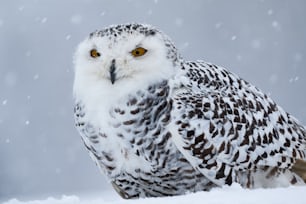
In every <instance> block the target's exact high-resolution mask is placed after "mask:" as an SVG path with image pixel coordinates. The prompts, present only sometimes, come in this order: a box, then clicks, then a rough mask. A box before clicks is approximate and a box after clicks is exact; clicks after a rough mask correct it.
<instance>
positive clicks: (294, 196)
mask: <svg viewBox="0 0 306 204" xmlns="http://www.w3.org/2000/svg"><path fill="white" fill-rule="evenodd" d="M128 203H133V204H171V203H175V204H183V203H188V204H193V203H198V204H201V203H205V204H291V203H292V204H306V186H299V187H289V188H275V189H255V190H246V189H242V188H241V187H240V186H239V185H238V184H234V185H233V186H231V187H223V188H222V189H213V190H212V191H210V192H198V193H192V194H188V195H184V196H176V197H165V198H145V199H138V200H123V199H121V198H120V197H119V196H116V195H115V194H114V193H113V192H111V193H110V192H106V193H103V194H100V195H91V196H75V195H71V196H62V197H61V198H52V197H50V198H47V199H46V200H32V201H19V200H18V199H11V200H9V201H7V202H4V203H2V204H128Z"/></svg>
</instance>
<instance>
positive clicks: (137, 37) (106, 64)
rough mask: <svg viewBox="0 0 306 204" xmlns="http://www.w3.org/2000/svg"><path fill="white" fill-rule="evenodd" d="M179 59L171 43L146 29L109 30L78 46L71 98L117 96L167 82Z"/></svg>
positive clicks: (140, 26) (128, 26)
mask: <svg viewBox="0 0 306 204" xmlns="http://www.w3.org/2000/svg"><path fill="white" fill-rule="evenodd" d="M180 59H181V58H180V56H179V54H178V52H177V50H176V48H175V46H174V45H173V43H172V42H171V40H170V39H169V38H168V37H167V36H166V35H165V34H163V33H162V32H161V31H159V30H157V29H156V28H154V27H152V26H150V25H143V24H123V25H115V26H110V27H108V28H105V29H103V30H101V31H95V32H93V33H91V34H90V35H89V37H88V38H86V39H85V40H84V41H83V42H81V43H80V45H79V46H78V48H77V51H76V54H75V56H74V63H75V82H74V94H75V95H84V94H85V95H86V94H87V93H88V91H97V92H100V93H101V92H103V91H105V92H111V93H113V94H120V93H123V91H124V90H125V92H129V91H133V90H135V89H140V88H143V87H147V86H148V85H149V84H152V83H158V82H160V81H163V80H165V79H169V78H171V77H172V76H173V75H174V73H175V71H176V69H177V68H176V67H177V65H178V64H179V62H180ZM97 92H96V94H98V93H97ZM123 94H124V93H123ZM84 97H86V96H84Z"/></svg>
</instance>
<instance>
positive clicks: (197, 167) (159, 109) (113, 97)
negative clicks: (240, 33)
mask: <svg viewBox="0 0 306 204" xmlns="http://www.w3.org/2000/svg"><path fill="white" fill-rule="evenodd" d="M74 65H75V79H74V87H73V92H74V98H75V108H74V117H75V125H76V127H77V129H78V131H79V133H80V134H81V138H82V140H83V142H84V144H85V147H86V148H87V150H88V152H89V155H90V156H91V158H92V159H93V160H94V162H95V163H96V165H97V166H98V168H99V169H100V171H101V172H102V173H103V174H104V175H105V176H106V177H107V180H108V181H109V183H111V184H112V185H113V187H114V189H115V190H116V191H117V192H118V193H119V195H120V196H122V197H123V198H125V199H130V198H139V197H157V196H174V195H182V194H186V193H189V192H197V191H208V190H210V189H212V188H215V187H220V186H224V185H231V184H232V183H239V184H240V185H241V186H242V187H244V188H260V187H278V186H288V185H293V184H294V185H302V184H305V183H304V182H305V180H306V158H305V157H306V130H305V127H303V126H302V125H301V123H300V122H299V121H298V120H297V119H295V118H294V117H293V116H292V115H290V114H289V113H287V112H285V111H284V110H283V108H281V107H280V106H279V105H277V104H276V103H275V102H274V101H273V100H272V99H271V98H270V97H269V96H267V95H266V94H264V93H263V92H262V91H261V90H259V89H258V88H256V87H255V86H254V85H252V84H250V83H249V82H247V81H245V80H243V79H242V78H240V77H239V76H237V75H236V74H234V73H232V72H230V71H229V70H227V69H225V68H223V67H220V66H217V65H214V64H211V63H206V62H204V61H187V60H185V59H183V57H182V56H181V55H180V54H179V52H178V50H177V48H176V47H175V45H174V44H173V42H172V41H171V40H170V38H169V37H168V36H167V35H165V34H164V33H163V32H161V31H160V30H158V29H157V28H155V27H153V26H150V25H144V24H137V23H129V24H121V25H113V26H110V27H107V28H105V29H102V30H98V31H95V32H92V33H91V34H90V35H89V36H88V37H87V38H86V39H85V40H84V41H83V42H81V43H80V44H79V46H78V48H77V50H76V53H75V55H74Z"/></svg>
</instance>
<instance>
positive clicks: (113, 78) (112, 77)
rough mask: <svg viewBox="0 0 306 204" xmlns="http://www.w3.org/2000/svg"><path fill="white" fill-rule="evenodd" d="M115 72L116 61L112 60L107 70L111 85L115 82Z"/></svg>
mask: <svg viewBox="0 0 306 204" xmlns="http://www.w3.org/2000/svg"><path fill="white" fill-rule="evenodd" d="M115 71H116V61H115V59H113V60H112V64H111V66H110V68H109V74H110V80H111V82H112V84H114V83H115V81H116V73H115Z"/></svg>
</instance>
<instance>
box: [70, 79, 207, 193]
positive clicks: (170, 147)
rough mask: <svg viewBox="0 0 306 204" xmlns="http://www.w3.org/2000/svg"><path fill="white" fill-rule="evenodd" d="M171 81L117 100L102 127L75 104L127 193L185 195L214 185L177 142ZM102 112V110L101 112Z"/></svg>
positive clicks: (85, 134)
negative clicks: (174, 139)
mask: <svg viewBox="0 0 306 204" xmlns="http://www.w3.org/2000/svg"><path fill="white" fill-rule="evenodd" d="M168 95H169V86H168V84H167V82H166V81H163V82H161V83H159V84H155V85H152V86H150V87H148V88H147V89H146V90H145V91H138V92H136V93H135V94H131V95H129V96H128V97H127V100H125V101H120V102H118V103H117V104H116V103H114V104H113V105H112V107H111V108H110V109H109V110H108V111H107V112H105V111H104V114H106V115H105V117H104V120H103V121H101V123H103V124H100V125H99V126H97V125H93V123H91V122H90V120H88V118H87V117H86V111H85V110H86V107H85V105H84V104H82V103H81V102H80V103H78V104H77V105H76V107H75V119H76V126H77V127H78V129H79V131H80V132H81V135H82V139H83V141H84V143H85V146H86V147H87V149H88V150H89V153H90V155H91V157H92V158H93V159H94V161H95V162H96V164H97V166H98V167H99V168H100V169H101V170H102V171H103V173H104V174H106V175H107V177H108V178H109V180H110V181H111V182H112V183H113V185H114V187H115V189H116V190H117V191H118V192H119V193H120V194H121V196H123V197H126V198H131V197H139V196H164V195H179V194H182V193H185V192H186V191H187V190H188V191H198V190H205V189H208V188H209V187H210V186H213V184H212V183H210V182H209V181H208V180H207V179H205V177H204V176H203V175H202V174H201V173H200V172H197V171H195V170H194V168H193V167H192V166H191V165H190V164H189V162H188V161H187V160H186V159H185V158H184V156H183V155H182V154H181V153H180V152H179V150H178V149H177V148H176V147H175V145H174V143H173V142H172V138H171V134H170V132H169V130H168V129H167V127H168V126H167V125H168V123H169V122H170V118H171V115H170V113H171V109H172V101H171V100H168ZM97 114H98V113H97Z"/></svg>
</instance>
